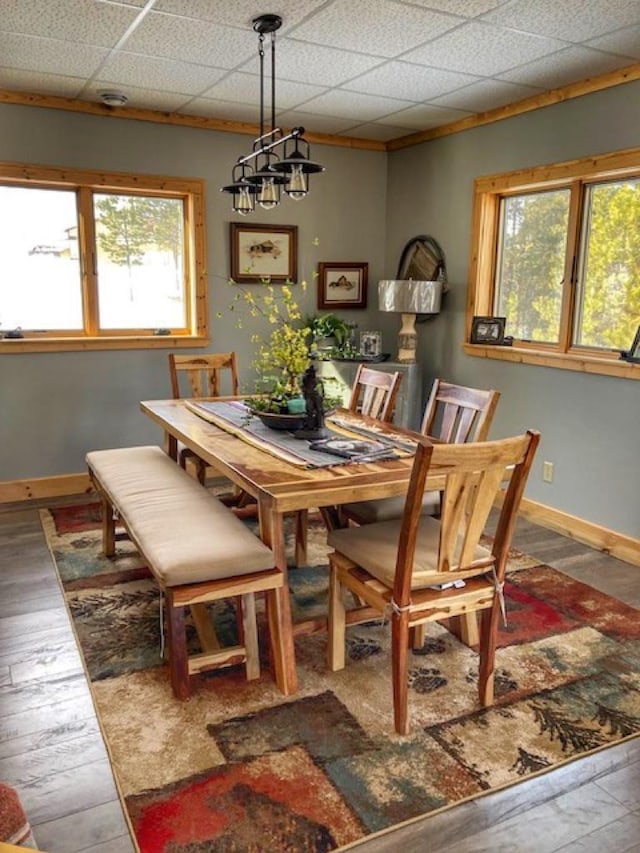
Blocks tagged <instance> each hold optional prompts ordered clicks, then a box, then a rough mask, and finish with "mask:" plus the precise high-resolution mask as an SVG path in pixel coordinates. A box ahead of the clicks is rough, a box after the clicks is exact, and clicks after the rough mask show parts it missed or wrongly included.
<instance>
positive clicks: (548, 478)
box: [542, 462, 553, 483]
mask: <svg viewBox="0 0 640 853" xmlns="http://www.w3.org/2000/svg"><path fill="white" fill-rule="evenodd" d="M542 480H543V482H544V483H553V462H543V463H542Z"/></svg>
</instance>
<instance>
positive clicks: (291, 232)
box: [229, 222, 298, 284]
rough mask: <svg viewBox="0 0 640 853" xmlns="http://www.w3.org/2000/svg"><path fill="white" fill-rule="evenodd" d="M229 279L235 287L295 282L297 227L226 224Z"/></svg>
mask: <svg viewBox="0 0 640 853" xmlns="http://www.w3.org/2000/svg"><path fill="white" fill-rule="evenodd" d="M229 226H230V227H229V257H230V259H231V278H232V279H233V281H235V282H237V283H238V284H244V283H252V282H253V283H256V282H261V281H268V282H270V283H271V284H284V283H285V282H287V281H290V282H292V283H295V282H296V281H297V279H298V226H297V225H262V224H260V223H251V222H231V223H229Z"/></svg>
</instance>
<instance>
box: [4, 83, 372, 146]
mask: <svg viewBox="0 0 640 853" xmlns="http://www.w3.org/2000/svg"><path fill="white" fill-rule="evenodd" d="M0 104H19V105H21V106H25V107H44V108H46V109H51V110H67V111H68V112H74V113H86V114H88V115H94V116H102V117H103V118H124V119H130V120H133V121H149V122H154V123H155V124H172V125H178V126H181V127H195V128H198V129H199V130H218V131H222V132H223V133H244V134H246V135H247V136H254V137H255V136H257V135H258V134H259V133H260V128H259V126H258V125H257V124H247V123H246V122H242V121H227V120H225V119H219V118H207V117H206V116H193V115H182V114H181V113H167V112H160V111H159V110H147V109H140V108H138V107H108V106H106V105H105V104H97V103H93V102H92V101H82V100H80V99H79V98H61V97H58V96H57V95H39V94H37V93H36V92H14V91H13V90H11V89H0ZM305 139H307V140H308V141H309V142H313V143H317V144H319V145H334V146H336V147H339V148H357V149H362V150H365V151H385V150H386V143H384V142H378V141H377V140H375V139H356V138H355V137H353V136H332V135H331V134H328V133H306V132H305Z"/></svg>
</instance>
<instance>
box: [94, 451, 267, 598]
mask: <svg viewBox="0 0 640 853" xmlns="http://www.w3.org/2000/svg"><path fill="white" fill-rule="evenodd" d="M87 464H88V465H89V467H90V468H91V469H92V470H93V471H94V472H95V474H96V476H97V478H98V480H99V483H100V485H101V487H102V488H103V489H104V491H105V493H106V495H107V496H108V498H109V500H110V501H111V503H112V504H113V506H114V507H115V508H116V509H117V510H118V512H119V514H120V515H121V516H122V518H123V520H124V521H125V522H126V524H127V527H128V529H129V532H130V533H131V536H132V538H133V539H134V540H135V542H136V543H137V545H138V546H139V547H140V548H141V549H142V551H143V552H144V556H145V557H146V559H147V560H148V561H149V564H150V565H149V568H150V569H151V570H152V571H153V573H154V574H155V575H156V577H157V578H158V580H159V582H160V583H161V584H162V585H163V586H182V585H184V584H190V583H199V582H201V581H209V580H217V579H223V578H229V577H237V576H239V575H244V574H249V573H251V572H256V571H263V570H265V569H271V568H273V566H274V557H273V553H272V551H271V549H270V548H267V546H266V545H265V544H264V543H263V542H261V540H260V539H258V537H257V536H255V535H254V534H253V533H252V532H251V531H250V530H249V529H248V528H247V527H246V526H245V525H244V524H243V523H242V522H241V521H240V520H239V519H238V518H236V516H235V515H234V514H233V512H231V510H230V509H228V508H227V507H226V506H224V504H222V503H221V502H220V501H219V500H218V499H217V498H215V497H214V496H213V495H211V494H209V493H208V492H207V491H206V489H204V488H203V486H201V485H200V484H199V483H198V482H197V481H196V480H194V479H193V478H192V477H190V476H189V475H188V474H187V473H186V472H185V471H183V470H182V469H181V468H180V467H179V466H178V465H177V464H176V463H175V462H174V461H173V460H172V459H170V458H169V457H168V456H167V455H166V454H165V453H164V452H163V451H162V450H161V449H160V448H159V447H126V448H117V449H115V450H95V451H91V452H90V453H88V454H87Z"/></svg>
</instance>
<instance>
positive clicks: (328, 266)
mask: <svg viewBox="0 0 640 853" xmlns="http://www.w3.org/2000/svg"><path fill="white" fill-rule="evenodd" d="M368 271H369V264H367V263H362V262H359V261H356V262H351V261H325V262H323V263H320V264H318V308H324V309H329V310H331V309H332V308H366V307H367V276H368Z"/></svg>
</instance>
